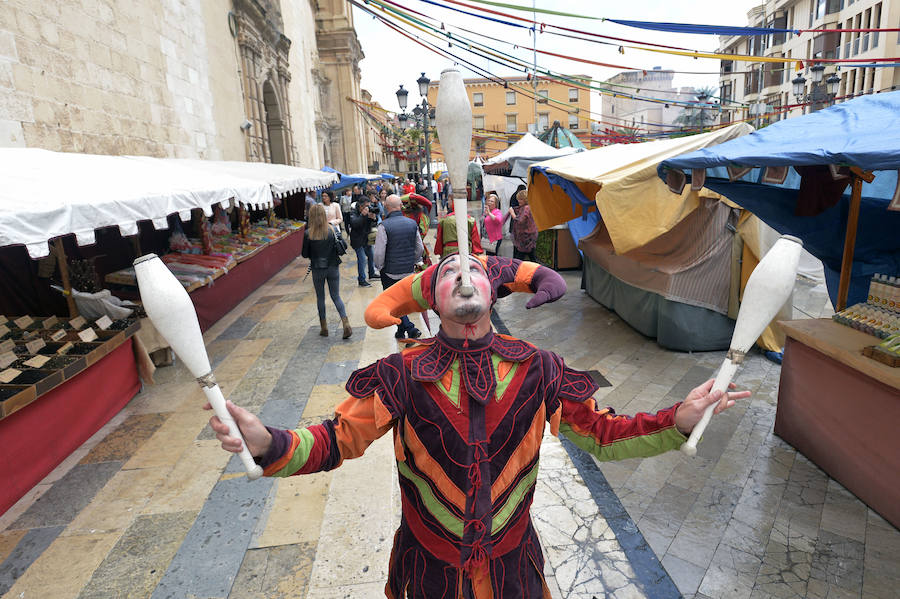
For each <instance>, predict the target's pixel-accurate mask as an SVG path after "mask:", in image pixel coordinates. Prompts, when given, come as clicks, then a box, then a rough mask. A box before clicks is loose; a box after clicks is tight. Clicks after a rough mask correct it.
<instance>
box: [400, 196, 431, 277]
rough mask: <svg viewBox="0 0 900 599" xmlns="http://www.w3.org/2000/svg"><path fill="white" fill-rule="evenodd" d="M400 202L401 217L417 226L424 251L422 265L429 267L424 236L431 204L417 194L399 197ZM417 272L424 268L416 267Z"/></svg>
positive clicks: (428, 221) (429, 253) (429, 220)
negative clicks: (412, 221) (414, 222)
mask: <svg viewBox="0 0 900 599" xmlns="http://www.w3.org/2000/svg"><path fill="white" fill-rule="evenodd" d="M400 201H401V202H402V204H403V216H406V217H409V218H411V219H413V220H414V221H416V224H417V225H418V226H419V235H420V236H421V237H422V246H423V247H424V249H425V251H424V253H423V254H422V263H423V264H424V266H425V267H428V266H431V252H430V251H429V250H428V246H427V245H425V236H426V235H428V227H430V226H431V219H430V218H429V216H428V215H429V213H430V212H431V202H430V201H429V200H428V198H426V197H425V196H421V195H419V194H417V193H408V194H406V195H404V196H400ZM417 270H424V268H422V269H419V268H418V266H417Z"/></svg>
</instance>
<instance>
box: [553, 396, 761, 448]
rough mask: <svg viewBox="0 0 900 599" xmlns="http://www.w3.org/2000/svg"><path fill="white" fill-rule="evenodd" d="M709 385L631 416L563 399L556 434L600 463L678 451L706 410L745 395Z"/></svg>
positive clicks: (728, 404)
mask: <svg viewBox="0 0 900 599" xmlns="http://www.w3.org/2000/svg"><path fill="white" fill-rule="evenodd" d="M712 383H713V381H712V379H710V380H709V381H707V382H705V383H703V384H702V385H700V386H698V387H696V388H695V389H693V390H692V391H691V392H690V393H689V394H688V396H687V397H686V398H685V400H684V401H683V402H681V403H678V404H676V405H674V406H672V407H670V408H666V409H663V410H660V411H659V412H656V413H655V414H647V413H643V412H642V413H638V414H636V415H634V416H620V415H617V414H616V413H615V412H614V411H613V410H612V409H611V408H606V409H602V410H597V408H596V403H595V401H594V399H593V398H589V399H586V400H584V401H575V400H572V399H567V398H565V397H563V398H561V400H562V401H561V406H560V409H561V415H560V420H561V422H560V425H559V432H560V433H562V434H564V435H565V436H566V437H567V438H568V439H570V440H571V441H572V442H573V443H575V444H576V445H577V446H578V447H580V448H582V449H584V450H585V451H587V452H589V453H590V454H591V455H593V456H594V457H596V458H597V459H598V460H601V461H610V460H622V459H626V458H635V457H650V456H654V455H658V454H660V453H664V452H666V451H670V450H673V449H678V448H679V447H680V446H681V444H682V443H684V442H685V441H686V440H687V435H689V434H690V433H691V431H692V430H693V428H694V426H695V425H696V424H697V422H698V421H699V420H700V418H701V416H702V415H703V411H704V410H705V409H706V407H707V406H709V405H712V404H715V403H718V404H719V405H718V406H717V407H716V413H719V412H721V411H722V410H725V409H727V408H729V407H731V406H733V405H734V402H735V401H736V400H738V399H743V398H745V397H749V396H750V392H749V391H741V392H729V393H727V394H726V393H722V392H720V391H715V392H712V391H711V389H712ZM731 388H734V385H732V386H731Z"/></svg>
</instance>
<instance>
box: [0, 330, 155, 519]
mask: <svg viewBox="0 0 900 599" xmlns="http://www.w3.org/2000/svg"><path fill="white" fill-rule="evenodd" d="M132 342H133V339H132V338H131V337H129V338H127V339H125V340H123V342H122V343H121V344H120V345H118V346H116V347H115V348H113V349H112V350H111V351H110V352H109V353H107V354H106V355H104V356H103V357H102V358H100V359H99V360H98V361H97V362H95V363H94V364H92V365H91V366H89V367H88V368H87V369H86V370H82V371H81V372H79V373H78V374H77V375H75V376H74V377H73V378H72V379H70V380H67V381H65V382H63V383H62V384H61V385H59V386H58V387H56V388H55V389H53V390H51V391H48V392H47V393H45V394H44V395H41V396H40V397H38V398H37V399H35V400H34V401H32V402H31V403H29V404H27V405H25V406H24V407H22V408H21V409H18V410H16V411H15V412H14V413H12V414H10V415H8V416H6V417H5V418H2V419H0V439H2V440H3V441H2V443H0V480H2V481H3V484H2V485H0V514H2V513H3V512H5V511H6V510H7V509H9V507H10V506H12V505H13V504H14V503H15V502H16V501H18V500H19V498H20V497H22V495H24V494H25V493H27V492H28V490H29V489H31V488H32V487H34V485H36V484H37V483H39V482H40V481H41V480H42V479H43V478H44V477H45V476H46V475H47V474H49V473H50V472H51V471H52V470H53V469H54V468H55V467H56V466H57V465H59V463H60V462H62V461H63V460H64V459H66V458H67V457H68V456H69V454H71V453H72V452H73V451H75V450H76V449H77V448H78V447H79V446H81V444H82V443H84V442H85V441H87V440H88V439H89V438H90V437H91V435H93V434H94V433H95V432H97V431H98V430H99V429H100V427H102V426H103V425H104V424H106V422H107V421H108V420H109V419H110V418H112V417H113V416H115V415H116V414H117V413H118V412H119V410H121V409H122V408H123V407H125V405H126V404H127V403H128V402H129V401H131V398H132V397H134V396H135V395H136V394H137V392H138V391H140V388H141V382H140V379H139V378H138V372H137V366H136V363H135V359H134V350H133V347H132Z"/></svg>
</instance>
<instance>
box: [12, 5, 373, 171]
mask: <svg viewBox="0 0 900 599" xmlns="http://www.w3.org/2000/svg"><path fill="white" fill-rule="evenodd" d="M362 58H363V53H362V50H361V48H360V45H359V42H358V40H357V38H356V33H355V31H354V29H353V19H352V14H351V13H350V7H349V5H348V4H347V3H346V2H344V1H343V0H296V1H292V2H287V1H284V0H167V1H165V2H157V1H155V0H133V1H130V2H124V1H115V0H87V1H84V2H82V1H80V0H45V1H44V2H33V1H31V0H5V1H4V2H2V3H0V147H9V146H18V147H35V148H44V149H48V150H57V151H67V152H84V153H94V154H137V155H147V156H168V157H181V158H205V159H218V160H250V161H264V162H276V163H282V164H293V165H297V166H306V167H312V168H317V167H321V166H324V165H329V166H333V167H334V168H336V169H338V170H341V171H343V172H361V171H364V170H366V155H365V150H364V147H363V145H364V126H363V123H362V120H361V117H360V116H359V114H358V112H357V111H356V110H354V109H353V107H352V105H351V103H350V102H348V101H347V100H346V98H348V97H350V98H357V99H358V98H360V97H361V90H360V84H359V82H360V70H359V61H360V60H361V59H362Z"/></svg>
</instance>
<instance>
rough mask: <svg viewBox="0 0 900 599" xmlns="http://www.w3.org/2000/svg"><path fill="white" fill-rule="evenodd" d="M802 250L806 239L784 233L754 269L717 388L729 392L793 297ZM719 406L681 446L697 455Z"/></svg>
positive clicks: (690, 453)
mask: <svg viewBox="0 0 900 599" xmlns="http://www.w3.org/2000/svg"><path fill="white" fill-rule="evenodd" d="M802 249H803V242H802V241H800V240H799V239H797V238H796V237H792V236H790V235H782V236H781V237H780V238H779V239H778V241H776V242H775V245H773V246H772V248H771V249H770V250H769V252H768V253H767V254H766V255H765V256H764V257H763V259H762V260H760V262H759V264H757V265H756V268H754V269H753V272H752V273H751V274H750V278H749V279H748V280H747V286H746V287H745V288H744V298H743V299H742V300H741V309H740V310H739V311H738V316H737V322H735V324H734V334H733V335H732V337H731V345H730V346H729V348H728V353H727V354H726V356H725V360H724V361H723V362H722V366H721V367H720V368H719V373H718V374H717V375H716V380H715V383H713V388H712V390H713V391H716V390H718V391H722V392H727V391H728V385H729V384H730V383H731V379H732V378H734V375H735V373H736V372H737V369H738V365H740V364H741V362H743V361H744V356H745V355H746V353H747V352H748V351H750V347H751V346H752V345H753V343H754V342H755V341H756V340H757V339H758V338H759V336H760V335H761V334H762V332H763V331H764V330H765V328H766V327H767V326H768V325H769V323H770V322H771V321H772V319H773V318H775V315H776V314H778V310H779V309H780V308H781V306H783V305H784V303H785V302H786V301H787V300H788V298H789V297H790V296H791V290H792V289H793V288H794V282H795V281H796V279H797V265H798V263H799V262H800V250H802ZM715 408H716V404H713V405H711V406H709V407H708V408H706V411H705V412H703V417H702V418H701V419H700V422H698V423H697V425H696V426H695V427H694V430H692V431H691V436H690V437H689V438H688V440H687V442H685V444H684V445H682V446H681V451H683V452H684V453H686V454H687V455H689V456H694V455H697V441H699V440H700V437H701V436H702V435H703V431H704V430H706V425H707V424H709V420H710V418H712V413H713V411H714V410H715Z"/></svg>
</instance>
